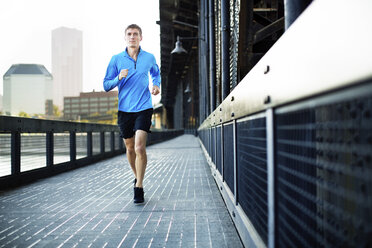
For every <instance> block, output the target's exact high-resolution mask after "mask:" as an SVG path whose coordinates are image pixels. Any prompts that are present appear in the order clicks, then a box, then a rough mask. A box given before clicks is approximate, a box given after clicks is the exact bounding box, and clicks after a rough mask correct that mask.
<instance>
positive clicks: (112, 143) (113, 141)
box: [110, 131, 115, 152]
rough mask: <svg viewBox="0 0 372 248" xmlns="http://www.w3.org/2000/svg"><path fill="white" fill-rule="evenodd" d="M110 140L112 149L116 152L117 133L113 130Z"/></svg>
mask: <svg viewBox="0 0 372 248" xmlns="http://www.w3.org/2000/svg"><path fill="white" fill-rule="evenodd" d="M110 142H111V151H112V152H114V151H115V133H114V132H113V131H112V132H111V139H110Z"/></svg>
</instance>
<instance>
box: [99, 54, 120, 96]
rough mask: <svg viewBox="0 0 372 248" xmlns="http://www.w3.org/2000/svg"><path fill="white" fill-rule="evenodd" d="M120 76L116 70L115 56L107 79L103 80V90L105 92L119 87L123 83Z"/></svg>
mask: <svg viewBox="0 0 372 248" xmlns="http://www.w3.org/2000/svg"><path fill="white" fill-rule="evenodd" d="M118 74H119V72H118V71H117V69H116V60H115V56H113V57H112V58H111V61H110V63H109V65H108V67H107V70H106V76H105V79H104V80H103V88H104V89H105V91H110V90H112V89H113V88H115V87H116V86H118V84H119V83H120V81H121V80H119V75H118Z"/></svg>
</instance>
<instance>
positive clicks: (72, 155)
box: [70, 131, 76, 161]
mask: <svg viewBox="0 0 372 248" xmlns="http://www.w3.org/2000/svg"><path fill="white" fill-rule="evenodd" d="M75 160H76V132H75V131H70V161H75Z"/></svg>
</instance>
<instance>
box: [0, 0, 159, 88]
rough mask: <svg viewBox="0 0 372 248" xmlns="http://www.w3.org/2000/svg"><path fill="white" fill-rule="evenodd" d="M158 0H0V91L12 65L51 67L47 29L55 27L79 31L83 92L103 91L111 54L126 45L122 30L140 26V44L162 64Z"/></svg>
mask: <svg viewBox="0 0 372 248" xmlns="http://www.w3.org/2000/svg"><path fill="white" fill-rule="evenodd" d="M158 4H159V1H158V0H136V1H129V0H99V1H92V0H0V74H1V80H0V94H1V95H3V79H2V77H3V75H4V74H5V72H6V71H7V70H8V69H9V68H10V66H11V65H12V64H19V63H35V64H43V65H44V66H45V67H46V68H47V70H48V71H49V72H51V73H52V68H51V60H52V57H51V56H52V55H51V31H52V30H53V29H55V28H58V27H62V26H64V27H69V28H76V29H79V30H81V31H83V91H84V92H87V91H92V90H93V89H95V90H96V91H102V90H103V86H102V82H103V78H104V76H105V72H106V68H107V65H108V63H109V61H110V59H111V57H112V55H114V54H117V53H120V52H121V51H123V50H124V48H125V42H124V29H125V27H126V26H128V25H129V24H132V23H136V24H138V25H140V26H141V28H142V32H143V40H142V42H141V47H142V48H143V49H144V50H146V51H148V52H151V53H153V54H154V55H155V57H156V60H157V63H158V64H159V66H160V31H159V30H160V28H159V25H157V24H156V21H157V20H159V6H158Z"/></svg>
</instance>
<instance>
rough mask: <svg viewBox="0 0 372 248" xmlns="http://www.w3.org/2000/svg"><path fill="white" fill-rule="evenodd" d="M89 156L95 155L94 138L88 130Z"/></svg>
mask: <svg viewBox="0 0 372 248" xmlns="http://www.w3.org/2000/svg"><path fill="white" fill-rule="evenodd" d="M87 156H88V157H92V156H93V139H92V132H87Z"/></svg>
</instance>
